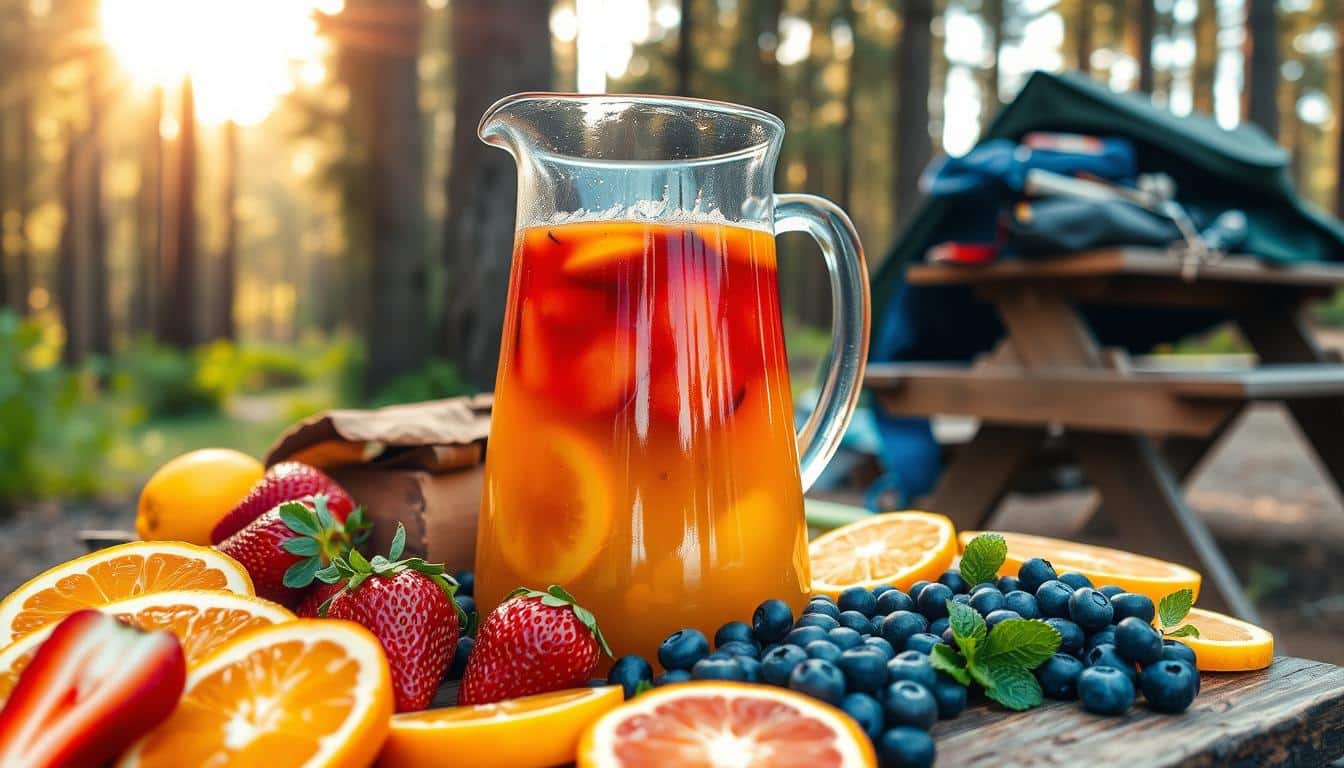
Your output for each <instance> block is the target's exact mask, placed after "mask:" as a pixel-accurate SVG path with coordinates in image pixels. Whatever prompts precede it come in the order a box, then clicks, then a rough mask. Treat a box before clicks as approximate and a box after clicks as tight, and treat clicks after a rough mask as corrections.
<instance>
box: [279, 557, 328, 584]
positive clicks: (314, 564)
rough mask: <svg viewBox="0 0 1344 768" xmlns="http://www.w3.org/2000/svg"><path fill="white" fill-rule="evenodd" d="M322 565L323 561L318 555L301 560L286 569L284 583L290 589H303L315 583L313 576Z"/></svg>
mask: <svg viewBox="0 0 1344 768" xmlns="http://www.w3.org/2000/svg"><path fill="white" fill-rule="evenodd" d="M321 567H322V562H321V561H320V560H318V559H317V558H316V557H309V558H305V559H303V560H300V561H299V562H297V563H295V564H293V565H291V566H289V568H288V569H286V570H285V577H284V580H283V581H284V585H285V586H286V587H289V588H290V589H303V588H304V587H306V586H308V585H309V584H312V583H313V577H314V576H316V575H317V571H318V569H319V568H321Z"/></svg>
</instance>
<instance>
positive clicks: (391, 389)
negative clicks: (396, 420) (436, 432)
mask: <svg viewBox="0 0 1344 768" xmlns="http://www.w3.org/2000/svg"><path fill="white" fill-rule="evenodd" d="M474 391H475V388H474V387H472V386H471V385H470V384H468V383H467V382H466V380H464V379H463V378H462V375H461V374H460V373H458V371H457V367H456V366H454V365H453V364H452V363H448V362H445V361H443V360H431V361H430V362H429V363H427V364H426V365H425V366H424V367H423V368H421V369H420V370H418V371H414V372H412V373H407V374H403V375H401V376H398V377H397V378H395V379H393V380H392V381H391V382H389V383H388V384H387V386H385V387H383V388H382V389H381V390H379V391H378V393H377V394H375V395H374V397H373V398H372V401H371V402H370V405H373V406H382V405H394V404H397V403H416V402H420V401H422V400H438V399H440V398H444V397H455V396H458V395H467V394H471V393H472V392H474Z"/></svg>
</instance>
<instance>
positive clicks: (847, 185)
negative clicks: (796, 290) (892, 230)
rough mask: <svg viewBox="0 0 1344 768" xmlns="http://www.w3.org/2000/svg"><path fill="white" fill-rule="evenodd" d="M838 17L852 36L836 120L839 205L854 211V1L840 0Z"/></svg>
mask: <svg viewBox="0 0 1344 768" xmlns="http://www.w3.org/2000/svg"><path fill="white" fill-rule="evenodd" d="M840 17H841V18H842V19H844V21H845V24H846V25H848V26H849V30H850V34H851V35H852V36H853V40H854V43H853V46H852V47H851V49H850V54H849V72H848V74H847V75H846V77H845V102H844V103H845V119H844V121H843V122H841V123H840V153H841V154H840V189H839V192H840V194H839V199H837V200H836V202H837V203H839V204H840V207H841V208H843V209H845V210H846V211H852V210H854V124H855V116H854V110H855V109H856V107H857V101H858V98H857V97H858V90H859V89H858V79H859V45H860V43H859V25H858V18H857V14H856V13H855V12H854V3H852V2H850V0H841V2H840Z"/></svg>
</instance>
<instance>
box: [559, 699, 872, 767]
mask: <svg viewBox="0 0 1344 768" xmlns="http://www.w3.org/2000/svg"><path fill="white" fill-rule="evenodd" d="M876 764H877V761H876V759H875V757H874V754H873V746H872V743H871V742H869V740H868V737H867V736H865V735H864V733H863V731H861V730H859V726H858V723H856V722H855V721H854V720H852V719H850V717H849V716H848V715H846V714H844V713H843V712H841V711H840V710H838V709H835V708H833V707H831V706H829V705H827V704H823V703H821V702H820V701H817V700H816V699H812V698H809V697H807V696H803V695H802V694H798V693H794V692H793V691H788V690H784V689H781V688H773V687H770V686H764V685H750V684H745V683H725V682H709V681H706V682H695V683H684V684H679V685H670V686H667V687H665V688H659V689H657V690H654V691H650V692H648V693H643V694H640V695H639V696H636V697H635V698H633V699H631V700H630V701H628V702H626V703H625V704H623V705H621V706H619V707H617V708H615V709H613V710H611V711H610V712H608V713H606V714H605V715H603V716H602V717H601V718H599V719H598V720H597V722H595V723H593V724H592V726H591V727H589V729H588V730H587V731H586V732H585V733H584V735H583V740H582V741H581V742H580V743H579V759H578V765H579V766H580V768H635V766H652V765H682V766H696V768H737V766H747V765H768V766H771V768H861V767H863V766H869V767H871V766H874V765H876Z"/></svg>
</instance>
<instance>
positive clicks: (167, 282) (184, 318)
mask: <svg viewBox="0 0 1344 768" xmlns="http://www.w3.org/2000/svg"><path fill="white" fill-rule="evenodd" d="M181 102H182V103H181V105H180V106H181V109H180V112H181V117H180V119H179V129H178V135H177V162H176V163H175V167H174V169H173V171H174V172H173V174H172V184H171V186H172V190H173V192H172V217H171V218H172V236H171V238H169V239H168V241H167V242H166V243H165V245H166V247H165V248H164V263H163V270H162V277H163V280H162V282H161V288H160V290H159V299H160V300H159V302H158V304H159V316H158V329H159V332H158V337H159V340H160V341H161V342H163V343H165V344H168V345H171V346H174V347H177V348H179V349H187V348H190V347H191V346H193V345H194V344H195V343H196V342H197V335H196V99H195V94H194V91H193V89H192V84H191V80H190V79H189V78H188V79H184V80H183V81H182V93H181Z"/></svg>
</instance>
